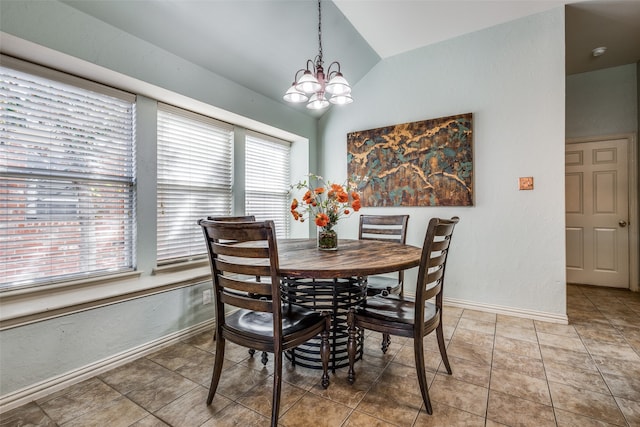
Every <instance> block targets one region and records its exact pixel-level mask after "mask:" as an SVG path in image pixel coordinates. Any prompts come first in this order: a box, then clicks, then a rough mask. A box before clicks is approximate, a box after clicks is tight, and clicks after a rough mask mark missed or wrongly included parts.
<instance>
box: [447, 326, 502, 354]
mask: <svg viewBox="0 0 640 427" xmlns="http://www.w3.org/2000/svg"><path fill="white" fill-rule="evenodd" d="M494 340H495V335H494V334H493V333H487V332H480V331H473V330H471V329H464V328H458V329H456V331H455V332H454V333H453V337H452V338H451V342H455V343H457V342H462V343H464V344H471V345H476V346H479V347H483V348H487V349H493V342H494Z"/></svg>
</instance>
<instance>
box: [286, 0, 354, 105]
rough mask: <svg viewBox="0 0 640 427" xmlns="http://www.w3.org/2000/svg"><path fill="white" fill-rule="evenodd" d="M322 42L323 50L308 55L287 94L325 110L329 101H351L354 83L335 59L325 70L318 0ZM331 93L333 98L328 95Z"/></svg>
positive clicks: (289, 99)
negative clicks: (311, 57) (312, 56)
mask: <svg viewBox="0 0 640 427" xmlns="http://www.w3.org/2000/svg"><path fill="white" fill-rule="evenodd" d="M318 45H319V52H318V55H317V56H316V57H315V59H314V60H311V59H307V66H306V68H302V69H300V70H298V71H297V72H296V75H295V77H294V81H293V83H292V84H291V87H289V89H288V90H287V92H286V93H285V94H284V96H283V99H284V100H285V101H287V102H293V103H301V102H307V108H309V109H311V110H321V109H323V108H327V107H328V106H329V104H330V103H331V104H337V105H345V104H351V103H352V102H353V98H351V86H349V83H348V82H347V79H345V78H344V76H343V75H342V72H341V71H340V63H339V62H338V61H334V62H332V63H331V64H330V65H329V67H328V68H327V72H326V74H325V71H324V68H323V62H322V12H321V8H320V0H318ZM327 96H329V99H327Z"/></svg>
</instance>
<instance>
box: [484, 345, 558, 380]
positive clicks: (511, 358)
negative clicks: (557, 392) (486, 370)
mask: <svg viewBox="0 0 640 427" xmlns="http://www.w3.org/2000/svg"><path fill="white" fill-rule="evenodd" d="M493 368H494V369H496V368H497V369H503V370H509V371H513V372H519V373H521V374H525V375H528V376H530V377H534V378H540V379H542V380H545V379H546V377H545V372H544V365H543V364H542V360H540V359H534V358H532V357H526V356H521V355H519V354H513V353H507V352H505V351H502V350H495V351H494V352H493Z"/></svg>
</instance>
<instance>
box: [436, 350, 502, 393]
mask: <svg viewBox="0 0 640 427" xmlns="http://www.w3.org/2000/svg"><path fill="white" fill-rule="evenodd" d="M449 363H450V365H451V371H452V374H451V376H452V377H453V378H455V379H457V380H460V381H464V382H467V383H471V384H475V385H478V386H480V387H484V388H489V379H490V378H491V365H490V364H487V363H477V362H473V361H470V360H466V359H460V358H458V357H451V356H450V357H449ZM438 373H439V374H441V375H447V371H446V368H445V366H444V364H442V365H440V368H438Z"/></svg>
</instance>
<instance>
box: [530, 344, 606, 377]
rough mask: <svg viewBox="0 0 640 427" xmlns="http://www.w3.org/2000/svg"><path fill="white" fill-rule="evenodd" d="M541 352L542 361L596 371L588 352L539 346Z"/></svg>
mask: <svg viewBox="0 0 640 427" xmlns="http://www.w3.org/2000/svg"><path fill="white" fill-rule="evenodd" d="M540 351H541V352H542V361H543V362H544V363H545V364H547V363H548V362H553V363H560V364H563V365H568V366H569V367H575V368H578V369H582V370H587V371H597V370H598V368H597V367H596V363H595V362H594V361H593V359H592V358H591V356H590V355H589V353H583V352H581V351H573V350H565V349H563V348H558V347H549V346H546V345H541V346H540Z"/></svg>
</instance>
